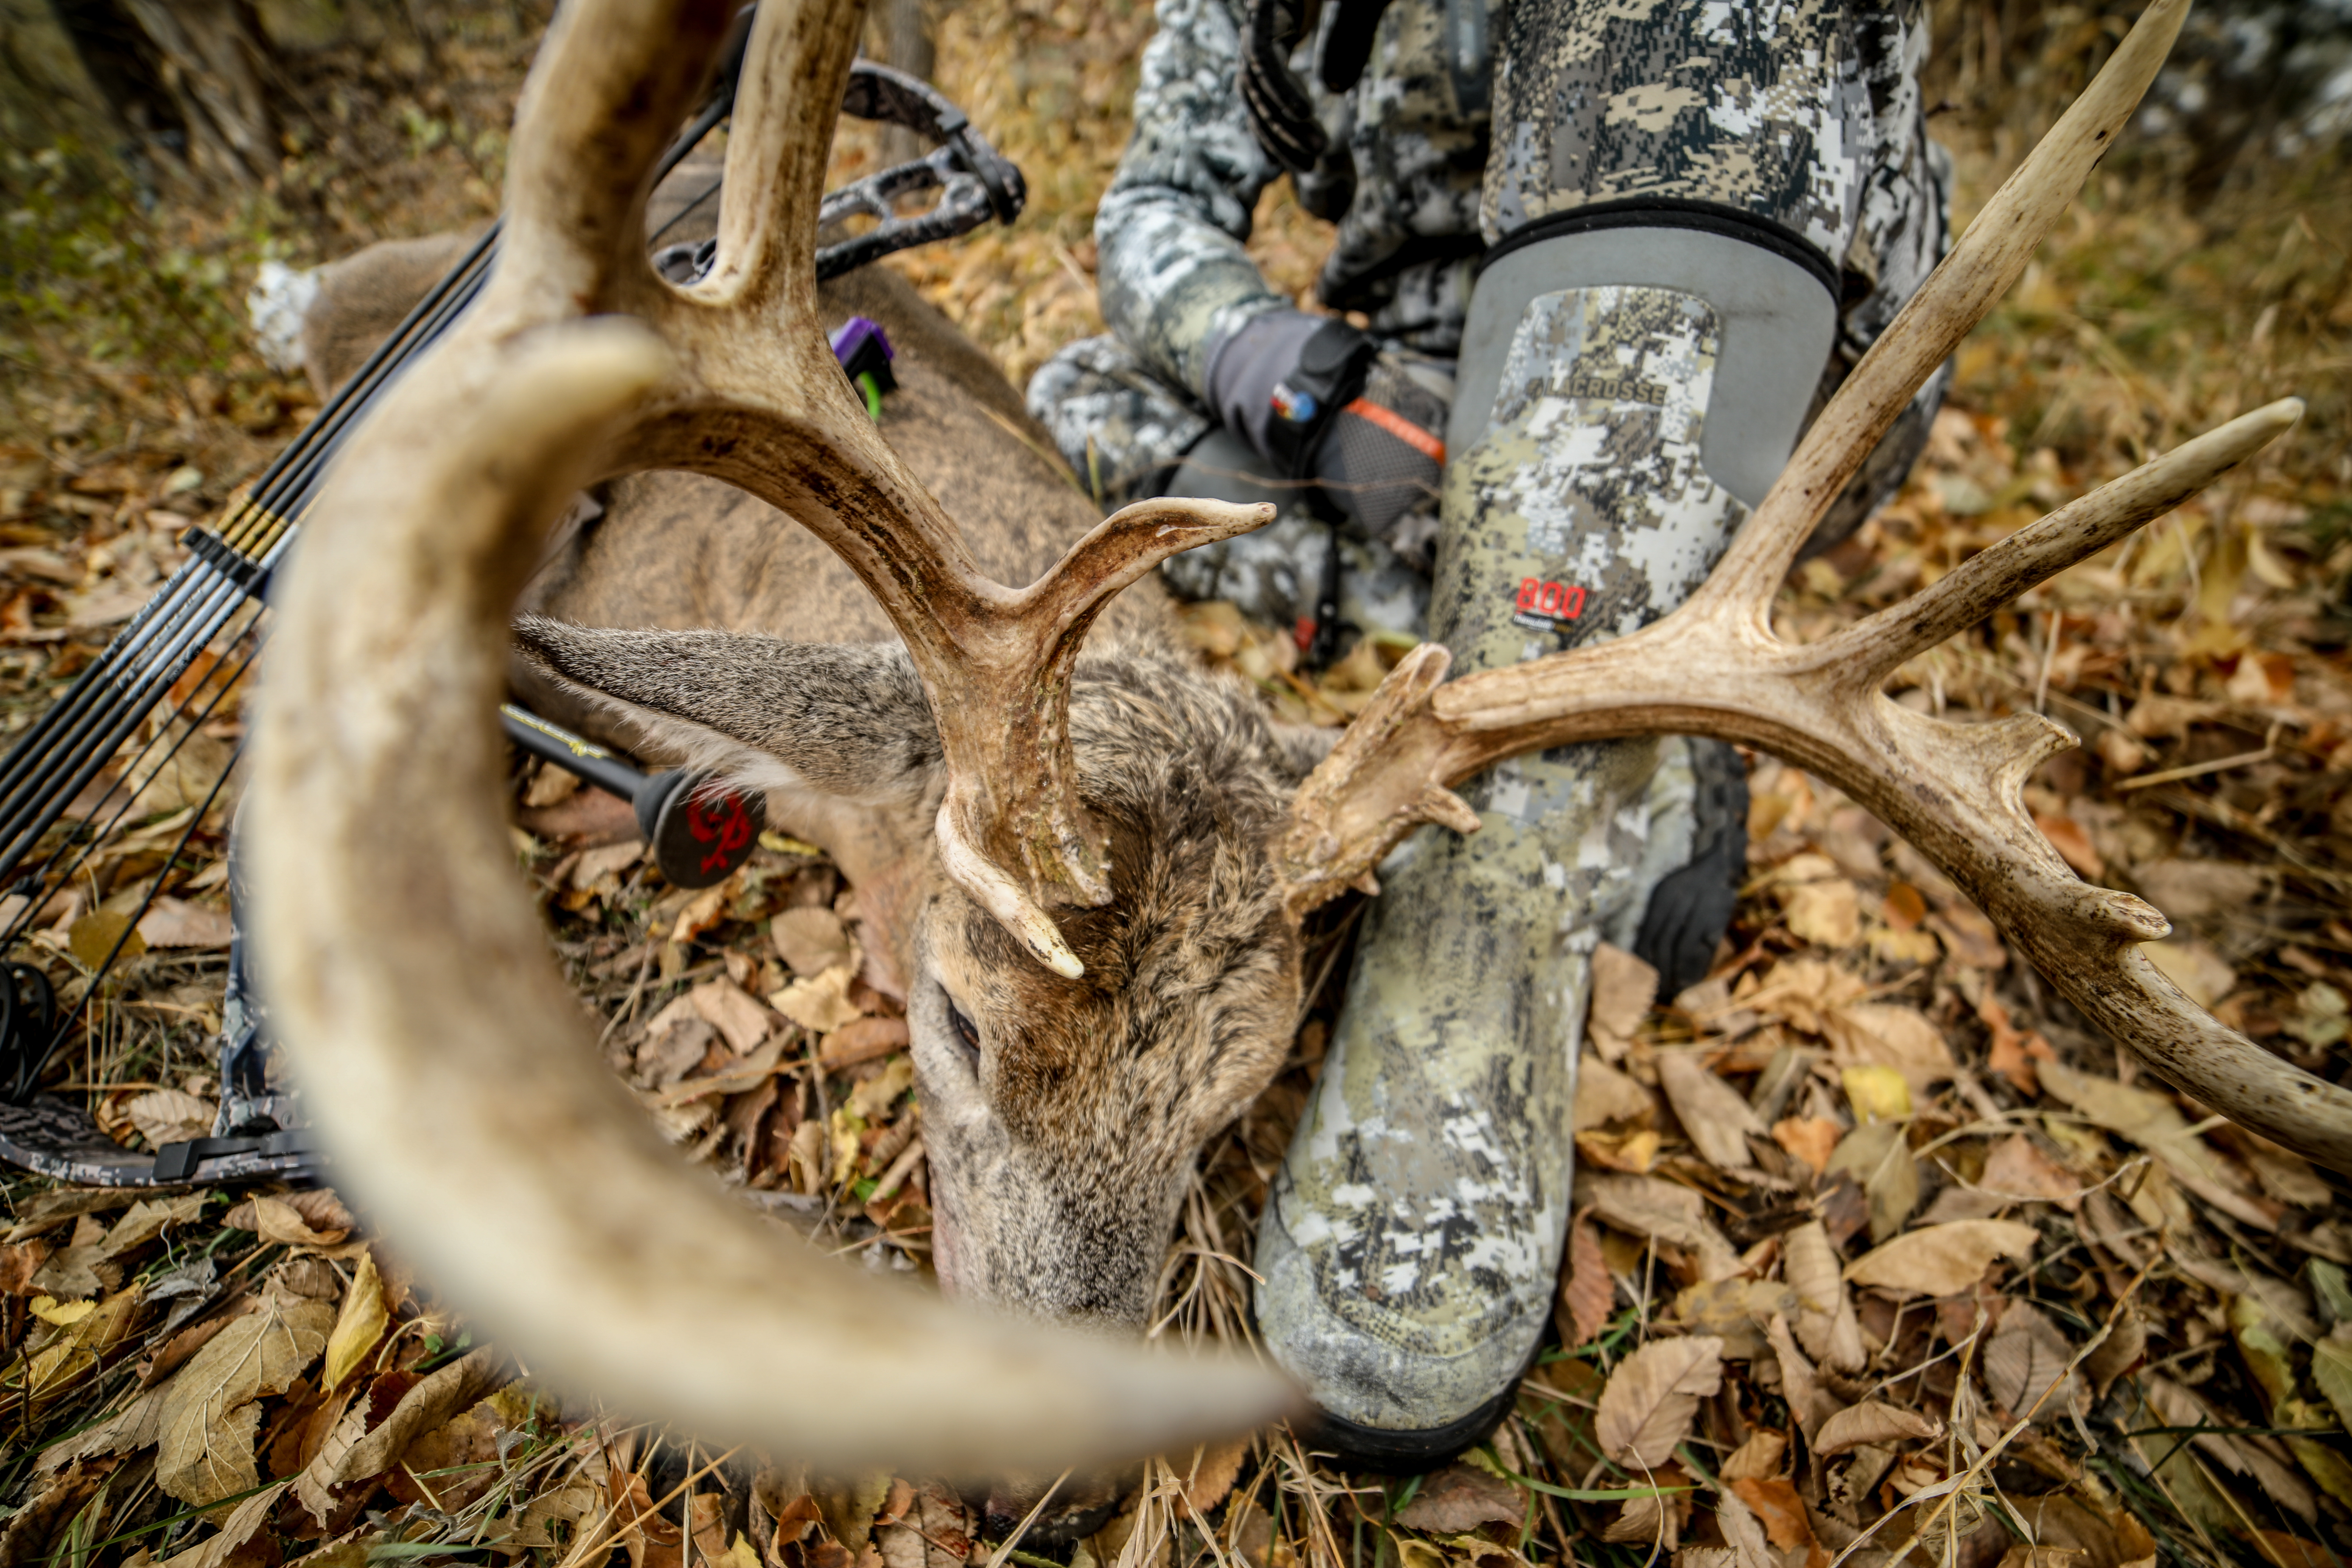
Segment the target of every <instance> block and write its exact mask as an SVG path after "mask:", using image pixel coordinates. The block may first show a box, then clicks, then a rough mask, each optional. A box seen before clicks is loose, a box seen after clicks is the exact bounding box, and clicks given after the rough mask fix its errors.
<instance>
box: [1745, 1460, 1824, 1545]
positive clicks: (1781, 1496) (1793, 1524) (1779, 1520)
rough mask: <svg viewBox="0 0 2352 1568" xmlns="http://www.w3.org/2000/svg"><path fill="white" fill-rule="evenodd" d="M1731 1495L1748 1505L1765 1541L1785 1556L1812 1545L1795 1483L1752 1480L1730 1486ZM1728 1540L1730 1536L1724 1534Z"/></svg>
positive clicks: (1773, 1478)
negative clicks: (1798, 1548) (1760, 1526)
mask: <svg viewBox="0 0 2352 1568" xmlns="http://www.w3.org/2000/svg"><path fill="white" fill-rule="evenodd" d="M1729 1486H1730V1489H1731V1492H1732V1495H1733V1496H1735V1497H1736V1498H1738V1500H1739V1501H1740V1502H1742V1503H1744V1504H1746V1505H1747V1507H1748V1510H1750V1511H1751V1512H1753V1513H1754V1514H1755V1516H1756V1521H1757V1522H1758V1523H1759V1524H1760V1525H1762V1526H1763V1527H1764V1534H1765V1538H1766V1539H1767V1540H1769V1541H1770V1542H1771V1543H1772V1544H1773V1545H1775V1546H1777V1547H1779V1548H1780V1550H1781V1551H1783V1552H1786V1551H1788V1550H1789V1549H1790V1548H1791V1547H1809V1546H1811V1545H1812V1544H1813V1527H1812V1526H1811V1524H1810V1523H1808V1522H1807V1521H1806V1519H1805V1504H1804V1501H1803V1500H1802V1499H1801V1498H1799V1497H1798V1496H1797V1488H1796V1483H1795V1482H1793V1481H1788V1480H1783V1479H1780V1478H1779V1477H1769V1478H1759V1477H1754V1476H1751V1477H1749V1478H1748V1479H1745V1480H1738V1481H1732V1482H1730V1483H1729ZM1725 1533H1726V1535H1728V1534H1729V1533H1730V1532H1729V1531H1725Z"/></svg>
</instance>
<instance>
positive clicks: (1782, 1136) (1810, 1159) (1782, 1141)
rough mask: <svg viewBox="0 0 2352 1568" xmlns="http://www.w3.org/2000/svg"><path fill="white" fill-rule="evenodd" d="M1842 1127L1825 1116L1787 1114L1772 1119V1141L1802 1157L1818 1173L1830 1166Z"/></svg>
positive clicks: (1799, 1157) (1797, 1156)
mask: <svg viewBox="0 0 2352 1568" xmlns="http://www.w3.org/2000/svg"><path fill="white" fill-rule="evenodd" d="M1843 1131H1844V1129H1843V1128H1842V1127H1840V1126H1839V1125H1838V1124H1837V1123H1836V1122H1834V1121H1831V1120H1830V1119H1829V1118H1828V1117H1826V1116H1807V1117H1794V1116H1791V1117H1787V1118H1784V1119H1782V1120H1781V1121H1775V1122H1774V1123H1772V1142H1775V1143H1778V1144H1779V1145H1780V1147H1781V1148H1783V1149H1785V1150H1787V1151H1788V1152H1790V1154H1792V1155H1794V1156H1795V1157H1796V1158H1798V1159H1800V1160H1802V1161H1803V1162H1804V1163H1806V1164H1808V1165H1810V1166H1811V1167H1812V1169H1813V1173H1814V1174H1815V1175H1820V1174H1822V1173H1823V1172H1825V1171H1827V1170H1828V1169H1829V1164H1830V1156H1831V1155H1832V1154H1834V1153H1836V1152H1837V1146H1838V1138H1839V1136H1840V1134H1841V1133H1843Z"/></svg>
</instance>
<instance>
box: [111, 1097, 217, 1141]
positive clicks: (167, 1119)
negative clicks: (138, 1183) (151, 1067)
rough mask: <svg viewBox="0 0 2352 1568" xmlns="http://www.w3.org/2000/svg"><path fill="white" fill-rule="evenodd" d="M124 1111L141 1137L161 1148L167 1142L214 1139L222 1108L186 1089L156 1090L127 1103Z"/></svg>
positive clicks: (123, 1108)
mask: <svg viewBox="0 0 2352 1568" xmlns="http://www.w3.org/2000/svg"><path fill="white" fill-rule="evenodd" d="M122 1110H123V1114H125V1115H126V1116H128V1117H130V1118H131V1126H133V1127H136V1128H137V1129H139V1136H141V1137H142V1138H144V1139H146V1140H147V1143H148V1146H149V1147H150V1148H153V1149H161V1148H162V1147H163V1145H164V1144H166V1143H189V1142H194V1141H195V1140H196V1139H199V1138H209V1137H211V1136H212V1135H213V1121H214V1120H215V1117H217V1116H218V1115H219V1112H220V1107H219V1106H218V1105H217V1104H216V1103H215V1102H214V1101H212V1100H199V1099H198V1098H196V1097H195V1096H194V1095H193V1094H190V1093H188V1092H187V1091H186V1090H185V1089H150V1090H148V1091H147V1092H146V1093H144V1094H142V1095H137V1096H134V1097H133V1098H132V1099H131V1100H125V1101H124V1102H123V1105H122Z"/></svg>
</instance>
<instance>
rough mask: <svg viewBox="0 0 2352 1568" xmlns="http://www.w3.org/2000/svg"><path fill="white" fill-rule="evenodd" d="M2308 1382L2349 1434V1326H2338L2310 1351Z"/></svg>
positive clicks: (2351, 1405)
mask: <svg viewBox="0 0 2352 1568" xmlns="http://www.w3.org/2000/svg"><path fill="white" fill-rule="evenodd" d="M2311 1381H2312V1382H2314V1383H2315V1384H2319V1392H2320V1393H2321V1394H2324V1395H2326V1399H2327V1403H2328V1404H2329V1405H2331V1406H2333V1407H2334V1409H2335V1411H2336V1420H2337V1421H2339V1422H2341V1423H2343V1425H2344V1428H2345V1430H2347V1431H2352V1323H2338V1324H2336V1327H2335V1328H2333V1329H2331V1330H2329V1331H2328V1334H2327V1337H2326V1339H2324V1340H2320V1341H2317V1342H2315V1343H2314V1344H2313V1345H2312V1347H2311Z"/></svg>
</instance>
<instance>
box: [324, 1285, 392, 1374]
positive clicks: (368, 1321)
mask: <svg viewBox="0 0 2352 1568" xmlns="http://www.w3.org/2000/svg"><path fill="white" fill-rule="evenodd" d="M389 1321H391V1314H390V1313H388V1312H387V1311H385V1310H384V1304H383V1281H381V1280H380V1279H377V1278H376V1271H375V1254H374V1253H373V1251H372V1250H363V1251H362V1252H361V1253H360V1257H359V1267H358V1268H355V1269H354V1270H352V1283H351V1287H350V1289H347V1290H345V1291H344V1292H343V1305H342V1310H341V1312H339V1313H338V1314H337V1315H336V1318H335V1327H334V1331H333V1332H331V1333H330V1334H329V1335H328V1336H327V1351H326V1357H327V1360H326V1365H325V1367H324V1368H323V1369H322V1370H321V1371H320V1374H319V1384H320V1387H321V1388H322V1389H324V1390H325V1391H326V1392H328V1393H330V1394H331V1393H333V1392H334V1391H335V1390H336V1389H338V1388H340V1387H341V1386H342V1384H343V1379H345V1378H347V1377H349V1376H351V1374H352V1373H353V1372H354V1371H356V1370H358V1368H359V1365H360V1363H361V1362H362V1361H363V1360H364V1359H366V1356H367V1353H368V1352H370V1351H372V1350H373V1349H375V1346H376V1342H377V1341H378V1340H380V1339H382V1338H383V1331H384V1325H385V1324H386V1323H388V1322H389Z"/></svg>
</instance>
